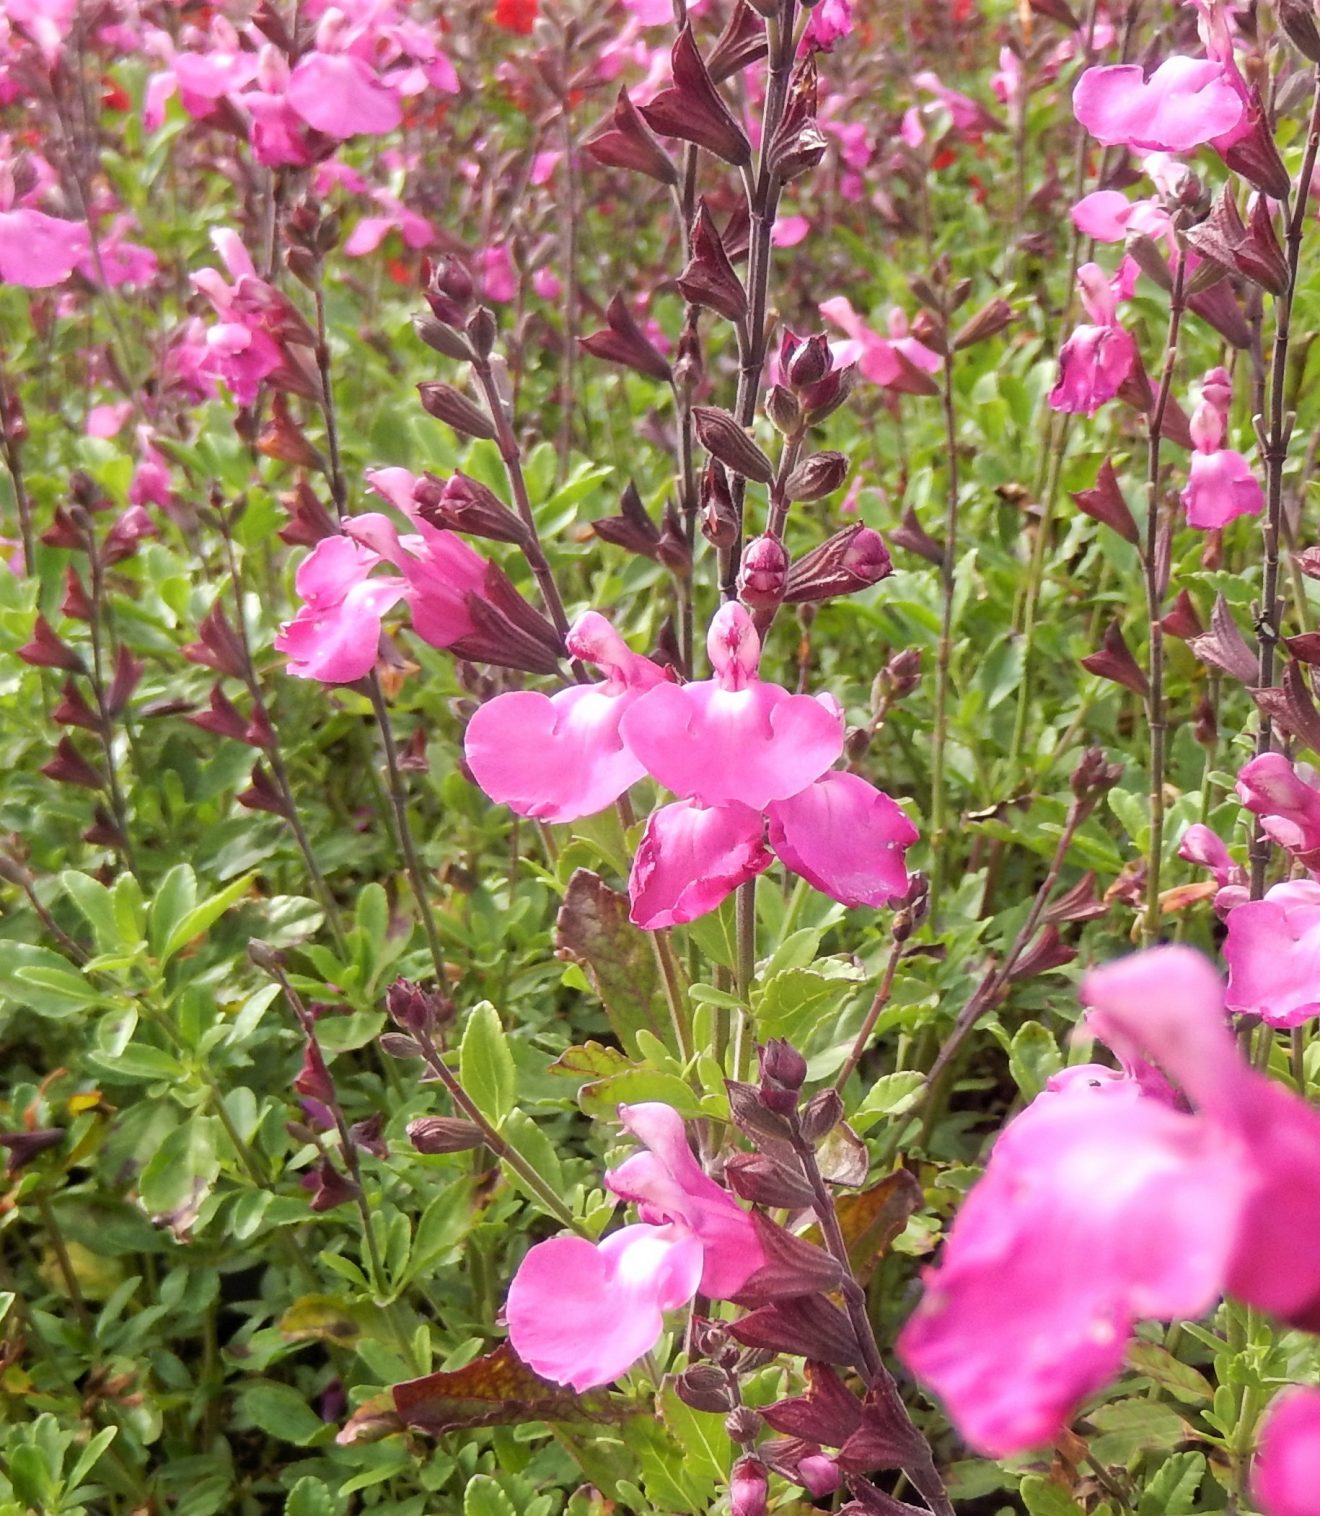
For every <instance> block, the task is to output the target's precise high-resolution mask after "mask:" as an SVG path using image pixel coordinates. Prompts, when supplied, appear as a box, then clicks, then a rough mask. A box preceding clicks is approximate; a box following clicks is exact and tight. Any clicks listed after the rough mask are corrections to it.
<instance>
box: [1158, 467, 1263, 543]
mask: <svg viewBox="0 0 1320 1516" xmlns="http://www.w3.org/2000/svg"><path fill="white" fill-rule="evenodd" d="M1179 498H1180V499H1181V501H1182V506H1183V509H1184V510H1185V511H1186V512H1187V524H1188V526H1195V527H1200V528H1202V529H1209V528H1211V527H1220V526H1227V525H1228V523H1229V522H1230V521H1233V520H1235V519H1236V518H1237V517H1238V516H1259V515H1260V513H1261V511H1262V510H1264V508H1265V496H1264V493H1263V492H1262V490H1261V487H1260V481H1259V480H1258V479H1257V478H1256V475H1255V473H1254V472H1253V471H1252V467H1251V465H1250V463H1248V462H1247V460H1246V459H1245V458H1244V457H1243V456H1242V454H1241V453H1235V452H1234V451H1233V450H1232V449H1231V448H1221V449H1220V450H1219V451H1218V452H1214V453H1200V452H1197V453H1193V454H1192V456H1191V463H1190V464H1189V466H1188V478H1187V487H1186V489H1184V490H1183V492H1182V495H1181V496H1180V497H1179Z"/></svg>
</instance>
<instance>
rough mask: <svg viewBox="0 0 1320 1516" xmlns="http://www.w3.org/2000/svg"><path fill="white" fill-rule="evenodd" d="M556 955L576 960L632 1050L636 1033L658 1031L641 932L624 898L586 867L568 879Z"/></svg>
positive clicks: (652, 978)
mask: <svg viewBox="0 0 1320 1516" xmlns="http://www.w3.org/2000/svg"><path fill="white" fill-rule="evenodd" d="M555 956H556V957H559V958H564V959H567V960H569V961H570V962H572V963H576V964H578V965H579V967H580V968H581V969H582V971H583V973H585V974H586V976H587V978H588V979H589V980H590V981H591V987H592V989H594V990H595V992H596V994H597V995H599V996H600V1001H601V1004H602V1005H603V1006H604V1007H605V1014H606V1015H607V1016H608V1017H609V1021H610V1027H611V1030H612V1031H613V1032H614V1035H615V1036H616V1037H617V1038H618V1039H619V1041H620V1042H621V1043H622V1044H623V1046H624V1047H625V1048H627V1049H628V1051H629V1052H631V1053H634V1054H635V1053H636V1052H637V1032H638V1030H639V1029H640V1028H642V1027H646V1028H647V1029H648V1030H650V1031H653V1032H655V1033H656V1035H657V1036H662V1035H663V1025H662V1023H661V1021H660V1019H659V1018H658V1017H657V1016H656V1014H655V1002H656V996H657V994H658V992H659V978H658V975H657V972H656V966H655V958H654V956H653V954H652V950H651V945H650V943H649V942H648V941H647V940H646V934H645V933H644V932H641V931H639V930H638V929H637V928H636V927H635V926H633V925H632V924H631V922H630V921H629V920H628V900H627V897H626V896H625V895H622V894H620V893H619V891H618V890H612V889H611V888H610V887H609V885H607V884H606V883H605V881H604V880H603V879H602V878H601V877H600V875H599V874H593V873H592V872H591V870H590V869H578V870H576V871H575V873H574V874H573V877H572V878H571V879H570V880H569V881H568V889H567V890H566V891H565V894H564V903H563V904H562V905H561V906H560V907H559V915H558V918H557V919H556V921H555Z"/></svg>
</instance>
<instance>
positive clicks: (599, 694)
mask: <svg viewBox="0 0 1320 1516" xmlns="http://www.w3.org/2000/svg"><path fill="white" fill-rule="evenodd" d="M568 650H569V652H570V653H571V654H572V656H573V657H575V658H581V659H582V660H583V661H584V662H586V663H593V664H595V665H596V666H597V667H599V668H602V669H604V670H605V676H606V677H605V678H604V679H603V680H602V681H601V682H600V683H599V684H574V685H570V686H569V687H568V688H567V689H564V690H560V691H559V692H558V694H555V695H550V696H546V695H542V694H539V693H537V692H535V691H533V690H511V691H509V692H508V693H507V694H503V695H497V696H496V697H495V698H494V699H493V700H488V701H486V703H485V704H484V705H482V706H479V707H478V709H477V712H476V714H475V715H474V716H473V718H472V720H471V721H469V722H468V726H467V731H466V733H465V734H464V737H463V750H464V753H465V755H466V757H467V761H468V767H469V768H470V769H471V770H472V777H473V778H474V779H475V780H476V781H477V783H478V784H479V785H480V786H481V788H482V789H483V790H484V791H485V792H486V794H487V795H489V796H490V798H491V799H492V800H496V801H498V802H499V803H500V804H502V805H507V806H509V807H510V809H511V810H514V811H516V812H517V813H518V815H520V816H534V817H536V818H537V819H538V820H541V821H576V820H577V819H578V818H579V817H582V816H591V815H594V814H595V812H597V811H601V810H604V809H605V807H606V806H607V805H610V804H612V802H613V801H615V800H617V799H618V797H619V796H620V795H622V794H623V792H624V791H625V790H626V789H627V788H628V787H629V786H630V785H632V784H635V783H636V782H637V781H638V780H639V779H641V778H642V777H643V776H644V775H645V773H646V769H645V768H644V767H643V765H642V764H641V762H640V761H639V760H638V759H637V758H636V757H635V756H634V755H633V754H632V752H630V751H629V749H628V748H627V747H625V746H624V743H623V739H622V738H621V737H620V735H619V723H620V722H621V721H622V719H623V716H624V713H625V712H626V711H627V710H628V709H629V707H630V706H631V705H632V704H633V703H634V702H635V701H636V700H638V699H639V698H640V697H641V696H642V694H643V693H644V692H645V691H646V690H648V689H651V688H652V687H654V686H655V685H657V684H660V683H661V682H663V680H664V677H665V675H664V672H663V670H662V669H661V668H660V667H659V666H658V665H657V664H654V663H652V662H651V660H650V659H649V658H644V657H642V655H641V654H640V653H634V652H632V650H631V649H630V648H629V647H628V646H627V644H626V643H625V642H624V640H623V638H622V637H620V636H619V634H618V633H617V632H616V631H615V630H614V628H613V627H612V626H611V625H610V623H609V622H608V621H607V620H606V619H605V617H604V616H602V615H600V614H599V613H598V612H596V611H587V612H586V613H585V615H582V616H579V617H578V619H577V621H575V622H574V624H573V626H572V628H571V629H570V630H569V634H568Z"/></svg>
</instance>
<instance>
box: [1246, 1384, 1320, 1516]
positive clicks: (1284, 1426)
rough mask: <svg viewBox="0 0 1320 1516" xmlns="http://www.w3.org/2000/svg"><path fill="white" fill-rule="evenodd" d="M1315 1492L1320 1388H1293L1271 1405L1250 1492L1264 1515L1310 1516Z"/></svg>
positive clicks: (1318, 1485) (1319, 1464) (1319, 1472)
mask: <svg viewBox="0 0 1320 1516" xmlns="http://www.w3.org/2000/svg"><path fill="white" fill-rule="evenodd" d="M1318 1489H1320V1390H1317V1389H1313V1388H1311V1387H1310V1386H1309V1385H1307V1386H1301V1385H1298V1386H1295V1387H1294V1388H1292V1389H1289V1390H1284V1392H1283V1393H1282V1394H1281V1395H1280V1396H1278V1398H1277V1399H1276V1400H1275V1401H1274V1402H1273V1404H1272V1405H1271V1406H1270V1408H1269V1410H1268V1412H1267V1413H1266V1415H1265V1421H1264V1425H1263V1426H1262V1428H1261V1432H1260V1442H1259V1447H1258V1449H1257V1453H1256V1462H1255V1465H1254V1467H1253V1468H1252V1471H1251V1493H1252V1498H1253V1499H1254V1500H1255V1502H1256V1504H1257V1505H1258V1506H1260V1508H1261V1510H1262V1512H1264V1516H1314V1513H1315V1509H1316V1491H1317V1490H1318Z"/></svg>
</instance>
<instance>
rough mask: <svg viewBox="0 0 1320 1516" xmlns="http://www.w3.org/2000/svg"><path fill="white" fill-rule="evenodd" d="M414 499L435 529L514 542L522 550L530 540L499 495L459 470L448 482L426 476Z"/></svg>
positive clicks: (425, 519)
mask: <svg viewBox="0 0 1320 1516" xmlns="http://www.w3.org/2000/svg"><path fill="white" fill-rule="evenodd" d="M413 499H414V501H415V502H416V503H417V514H418V515H419V516H420V517H421V518H422V520H423V521H429V522H430V523H431V525H432V526H437V527H447V528H448V529H449V530H450V531H454V532H465V533H467V535H468V536H470V537H485V538H486V539H488V540H489V541H491V542H513V543H516V544H517V545H518V546H519V547H522V546H524V545H525V544H526V543H527V542H528V541H529V540H530V539H529V537H528V532H527V528H526V527H525V526H524V525H523V523H522V521H521V520H520V519H519V517H517V516H516V515H514V513H513V512H512V511H511V510H510V509H509V508H508V506H507V505H505V503H504V502H503V501H502V500H501V499H500V498H499V496H498V495H496V494H495V492H494V491H493V490H490V489H487V487H486V486H485V485H484V484H482V483H481V482H480V481H479V480H477V479H470V478H469V477H468V476H467V475H466V474H465V473H463V472H462V471H461V470H460V469H455V470H454V472H453V474H452V475H451V476H450V477H449V478H448V479H438V478H437V477H436V476H435V475H434V474H423V475H422V476H421V478H420V479H419V480H418V481H417V484H416V486H415V488H414V490H413Z"/></svg>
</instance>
